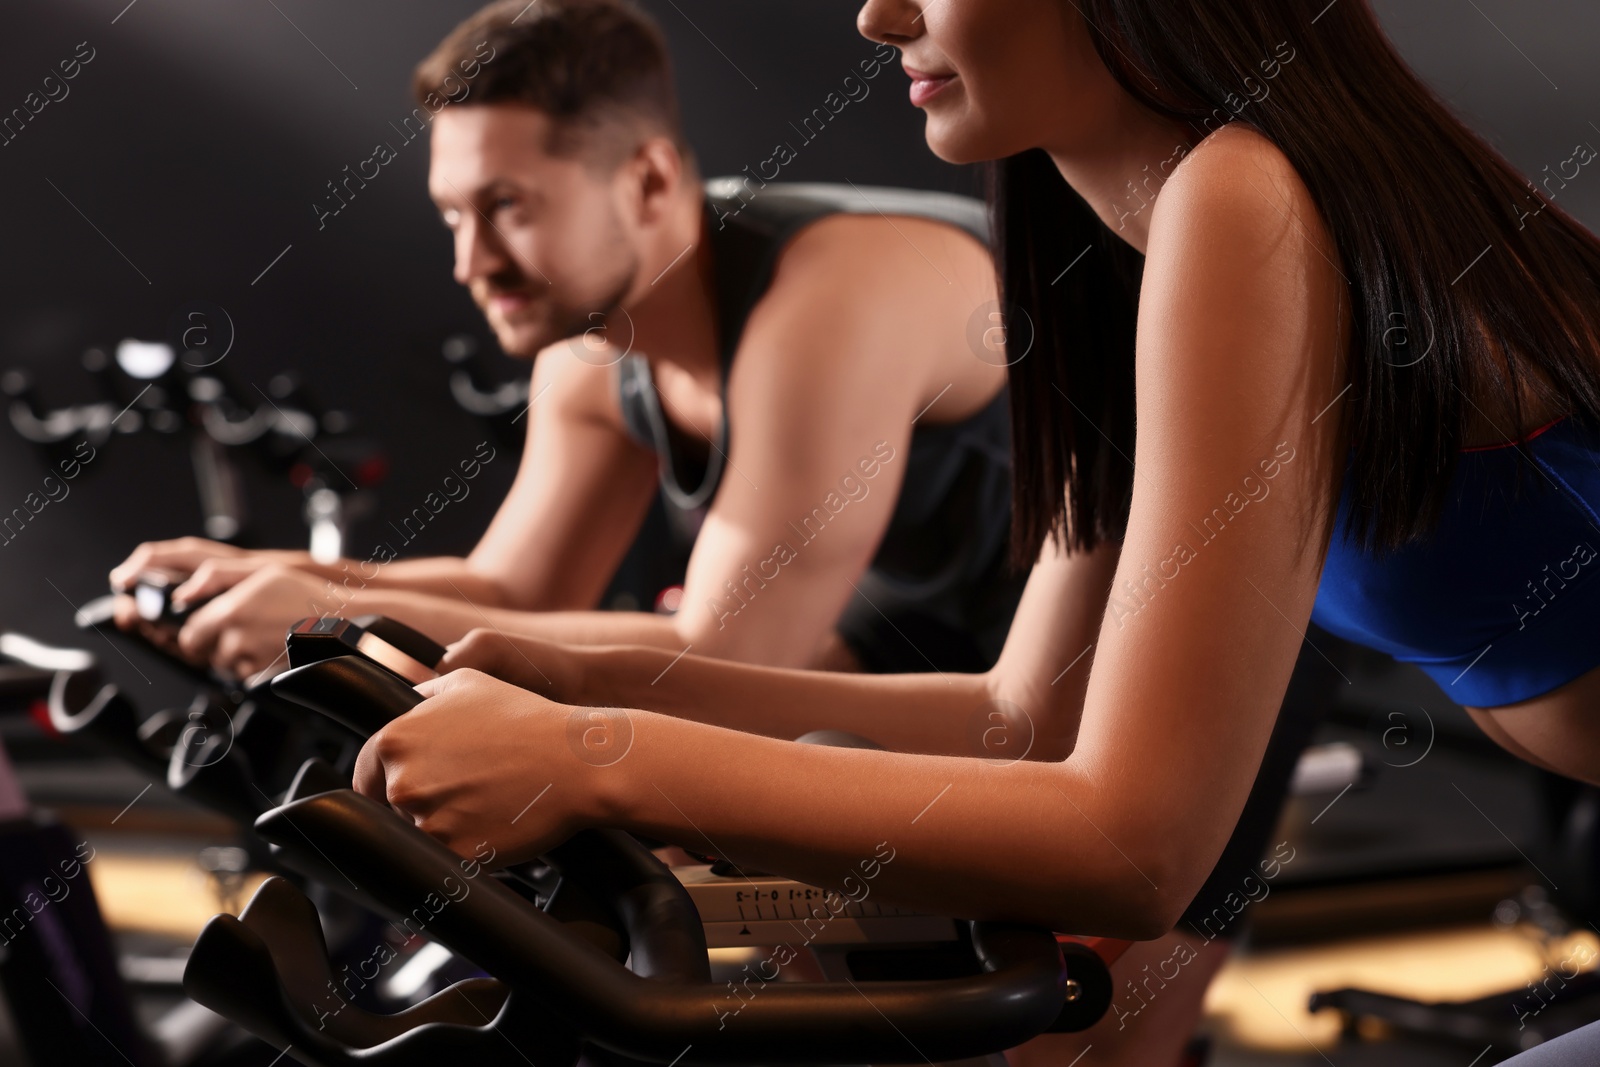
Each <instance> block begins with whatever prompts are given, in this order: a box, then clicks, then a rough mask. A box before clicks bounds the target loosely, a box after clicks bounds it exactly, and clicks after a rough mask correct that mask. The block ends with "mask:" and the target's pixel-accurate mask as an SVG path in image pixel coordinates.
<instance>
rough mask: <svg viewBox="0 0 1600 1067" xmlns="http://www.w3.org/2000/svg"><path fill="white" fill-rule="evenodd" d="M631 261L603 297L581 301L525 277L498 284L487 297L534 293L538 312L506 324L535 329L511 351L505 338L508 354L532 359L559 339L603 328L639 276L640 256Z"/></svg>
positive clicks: (520, 339) (611, 281)
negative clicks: (535, 284)
mask: <svg viewBox="0 0 1600 1067" xmlns="http://www.w3.org/2000/svg"><path fill="white" fill-rule="evenodd" d="M629 260H630V261H629V263H628V265H627V267H626V268H625V269H624V270H622V271H621V272H619V274H618V275H617V276H616V277H614V278H612V279H611V280H610V281H609V282H608V283H607V284H606V286H605V288H604V289H603V290H602V294H601V296H600V297H598V298H593V299H588V300H584V301H582V302H574V301H571V300H566V299H562V298H560V297H558V296H555V295H554V294H553V293H552V291H551V289H550V287H549V286H540V287H539V288H530V287H529V286H528V285H526V284H525V283H526V279H518V283H516V284H512V285H496V286H495V287H494V288H493V289H492V290H491V292H490V294H489V297H488V299H491V300H492V299H493V297H494V296H495V295H496V294H497V293H504V292H512V293H531V296H532V300H533V307H534V308H536V309H537V311H538V315H537V318H536V319H531V320H530V319H522V320H513V321H511V322H508V323H507V324H506V325H507V326H508V327H509V328H511V329H515V330H518V331H529V330H531V331H532V336H527V337H526V338H525V339H524V338H518V339H517V341H516V342H515V346H514V347H515V348H516V349H517V351H512V350H511V348H512V346H511V345H507V344H506V341H508V340H510V339H509V338H504V337H503V338H502V339H501V343H502V347H504V348H505V349H506V353H507V354H508V355H512V356H522V357H528V358H531V357H533V356H535V355H537V354H538V353H539V352H541V351H543V350H544V349H545V348H548V347H549V346H550V345H553V344H555V343H556V342H557V341H563V340H566V339H567V338H569V337H578V336H581V335H583V334H584V333H585V332H586V331H589V330H592V329H596V328H600V329H602V330H603V329H604V327H605V324H606V323H607V322H608V320H609V319H610V317H611V316H612V315H614V314H615V313H616V312H617V311H618V310H619V309H620V308H621V307H622V302H623V300H624V299H625V298H626V297H627V295H628V292H629V291H630V290H631V289H632V288H633V283H634V281H635V279H636V278H637V277H638V274H639V263H638V258H637V257H636V256H630V257H629ZM485 303H487V300H486V301H485ZM486 310H487V309H486Z"/></svg>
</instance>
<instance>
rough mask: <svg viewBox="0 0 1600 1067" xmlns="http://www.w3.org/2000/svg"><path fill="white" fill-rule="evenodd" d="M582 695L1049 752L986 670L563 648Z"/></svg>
mask: <svg viewBox="0 0 1600 1067" xmlns="http://www.w3.org/2000/svg"><path fill="white" fill-rule="evenodd" d="M571 655H572V656H573V657H574V659H575V661H576V663H577V665H578V670H577V677H578V679H579V681H578V683H577V688H578V690H579V695H580V696H581V698H582V702H583V703H586V704H602V705H610V706H616V707H625V708H644V709H647V710H650V711H657V712H661V713H663V714H667V715H671V716H674V717H676V718H681V719H690V720H693V721H696V722H702V723H708V724H710V725H713V726H723V727H727V728H729V729H733V730H744V731H747V732H750V733H758V734H763V735H765V736H767V737H775V738H780V739H784V740H790V739H793V738H796V737H799V736H800V735H802V734H805V733H809V732H811V731H813V730H843V731H845V732H848V733H853V734H858V735H860V736H862V737H865V738H867V739H868V740H870V741H873V742H875V743H876V744H878V745H881V746H883V747H884V748H888V749H893V750H895V751H899V752H923V753H933V754H942V755H961V756H987V757H990V758H1006V759H1018V758H1023V757H1024V756H1027V757H1029V758H1034V759H1040V758H1059V757H1060V756H1063V755H1065V752H1060V751H1056V750H1055V749H1054V748H1052V747H1051V746H1048V745H1046V744H1045V742H1044V737H1045V731H1043V729H1042V727H1043V725H1044V724H1041V723H1035V722H1034V721H1032V720H1031V719H1030V718H1029V717H1028V716H1026V715H1023V714H1021V713H1020V709H1018V708H1017V706H1016V705H1015V704H1010V703H1008V702H1006V701H1004V700H1002V699H999V698H998V696H997V692H998V690H999V688H1000V685H999V682H998V680H997V679H996V678H995V676H994V675H993V674H895V675H864V674H836V673H830V672H826V671H804V670H793V669H787V668H777V667H761V666H756V665H752V664H744V663H732V662H728V661H726V660H717V659H711V658H709V657H704V656H696V655H681V656H680V655H679V654H677V653H675V652H671V651H665V650H662V649H651V648H591V649H572V650H571Z"/></svg>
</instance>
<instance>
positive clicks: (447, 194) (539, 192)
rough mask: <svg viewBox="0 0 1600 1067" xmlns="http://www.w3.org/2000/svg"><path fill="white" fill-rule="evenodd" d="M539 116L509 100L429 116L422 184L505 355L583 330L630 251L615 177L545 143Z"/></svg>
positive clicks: (532, 351) (461, 278)
mask: <svg viewBox="0 0 1600 1067" xmlns="http://www.w3.org/2000/svg"><path fill="white" fill-rule="evenodd" d="M549 133H550V120H549V119H548V118H547V117H546V116H545V115H544V114H543V113H542V112H540V111H537V110H535V109H533V108H531V107H524V106H520V105H514V104H494V105H472V106H468V107H451V108H446V109H445V110H444V111H442V112H440V113H439V115H438V116H437V117H436V118H435V119H434V120H433V157H432V163H431V166H430V168H429V173H428V193H429V195H430V196H431V197H432V198H433V201H434V203H435V204H437V205H438V207H439V211H440V214H441V215H442V216H443V218H444V222H445V225H446V226H448V227H449V228H450V230H451V232H452V233H453V234H454V235H455V253H456V268H455V279H456V281H458V282H460V283H461V284H462V285H465V286H467V287H468V288H469V289H470V290H471V291H472V299H473V300H474V301H476V302H477V305H478V306H479V307H480V308H482V309H483V312H484V314H485V315H486V316H488V319H489V325H490V326H492V327H493V328H494V332H495V334H496V336H497V337H498V338H499V339H500V346H501V347H502V348H504V349H505V351H506V353H507V354H508V355H513V356H525V357H532V356H534V355H537V354H538V352H539V350H540V349H542V348H544V347H546V346H547V345H550V344H553V343H555V342H556V341H559V340H561V339H562V338H565V337H571V336H574V335H576V334H580V333H582V332H583V331H584V330H586V329H588V328H589V327H591V326H593V325H594V324H595V323H597V322H599V321H600V320H599V319H597V318H591V316H592V315H594V314H596V313H598V314H600V315H605V314H607V313H609V312H611V311H612V310H614V309H615V308H616V307H617V305H618V304H619V303H620V302H621V301H622V299H623V297H624V296H625V295H626V294H627V292H628V290H629V289H630V288H631V287H632V285H633V282H634V279H635V277H636V276H637V274H638V270H639V255H638V251H637V249H636V247H635V245H634V243H633V239H632V237H631V236H630V232H629V229H628V227H627V225H626V223H625V220H624V218H623V215H622V213H621V211H620V207H621V200H620V195H619V184H618V183H617V182H615V181H613V180H612V178H613V176H612V175H608V174H602V173H600V172H599V171H597V170H596V169H594V168H593V167H591V166H589V165H587V164H585V162H584V161H583V160H582V159H581V158H571V159H565V158H559V157H556V156H552V155H550V154H549V153H548V152H546V151H545V145H546V144H547V143H548V135H549Z"/></svg>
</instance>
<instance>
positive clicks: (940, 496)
mask: <svg viewBox="0 0 1600 1067" xmlns="http://www.w3.org/2000/svg"><path fill="white" fill-rule="evenodd" d="M705 190H706V210H707V212H708V213H709V231H710V244H711V249H710V251H711V259H712V269H713V274H714V277H715V292H716V299H717V321H718V338H719V344H720V346H721V351H720V352H719V353H718V355H719V357H720V360H721V365H722V385H723V405H722V411H723V414H722V419H721V422H720V425H719V427H718V430H717V434H716V439H715V440H714V441H713V442H711V447H710V448H709V449H708V448H706V447H705V442H704V441H700V440H699V439H690V438H688V437H686V436H685V435H683V434H682V433H681V432H680V431H679V430H678V429H677V428H676V427H674V426H673V425H672V423H671V422H670V421H669V420H668V419H667V418H666V416H665V413H664V412H663V410H662V406H661V400H660V397H659V395H658V394H657V392H656V388H655V381H654V379H653V378H652V376H651V373H650V364H649V361H648V360H647V359H645V358H644V357H643V356H640V355H628V356H625V357H624V358H623V359H622V360H621V361H620V362H619V363H618V371H619V375H618V388H619V400H620V403H621V407H622V417H623V421H624V424H625V425H626V427H627V429H628V432H629V434H630V435H631V436H632V437H633V438H634V439H635V440H636V441H637V442H638V443H640V444H641V445H643V446H644V447H646V448H649V449H651V450H652V451H654V452H655V453H656V454H657V455H658V456H659V457H660V461H661V491H662V496H663V498H664V500H665V502H666V505H667V508H668V511H669V513H674V512H675V513H676V514H673V515H672V518H673V520H674V521H673V525H675V526H678V527H679V528H680V529H685V530H687V531H689V532H691V533H692V532H693V531H696V530H698V527H699V523H700V521H701V520H702V519H703V518H704V515H705V512H706V511H707V509H709V507H710V505H711V502H712V500H713V499H714V497H715V496H716V492H717V488H718V487H719V486H720V485H721V484H722V480H723V474H724V469H725V467H726V464H727V454H728V450H729V426H730V419H729V415H728V405H727V380H728V373H729V371H730V369H731V367H732V363H733V357H734V353H735V352H736V351H737V349H738V346H739V340H740V337H741V335H742V334H743V332H744V325H745V322H746V320H747V319H748V318H749V316H750V313H751V311H752V310H753V309H754V308H755V306H756V304H757V303H758V302H759V301H760V300H761V297H762V296H763V295H764V294H765V292H766V289H767V286H768V284H769V283H770V282H771V279H772V271H773V268H774V266H775V264H776V262H777V259H778V256H779V253H781V252H782V250H783V248H784V246H785V245H786V244H787V243H788V242H789V241H790V240H791V239H792V238H793V237H794V236H795V235H796V234H798V233H799V232H800V230H802V229H804V228H805V227H806V226H808V225H810V224H811V223H813V222H816V221H818V220H819V219H823V218H826V217H827V216H829V215H835V214H841V213H844V214H879V213H881V214H884V215H890V216H913V217H919V218H927V219H933V220H936V221H939V222H944V223H947V224H949V225H952V226H956V227H958V228H960V229H962V230H965V231H967V232H968V233H970V234H972V235H973V236H975V237H976V238H978V239H979V240H980V241H983V242H984V243H985V244H987V243H988V242H989V226H988V218H987V211H986V210H985V208H984V205H983V204H982V202H980V201H977V200H973V199H971V198H969V197H963V196H956V195H953V194H949V193H932V192H920V191H914V190H907V189H887V188H879V187H857V186H851V185H832V184H822V183H783V184H780V183H771V184H768V185H766V186H765V187H762V188H759V189H757V188H753V187H751V185H750V184H749V183H748V182H747V181H746V179H742V178H714V179H711V180H710V181H707V182H706V185H705ZM741 194H742V195H741ZM974 358H976V357H974ZM734 418H735V419H737V415H735V416H734ZM696 445H699V447H698V448H697V447H695V446H696ZM907 451H908V453H909V454H908V455H905V456H899V457H896V458H895V460H894V462H897V463H902V462H903V463H904V464H905V467H904V476H903V480H902V483H901V488H900V496H899V498H898V499H897V501H896V503H895V508H894V512H893V515H892V517H891V518H890V521H889V526H888V529H887V530H886V531H885V533H884V536H883V540H882V541H881V542H880V544H879V548H878V552H877V554H876V555H875V556H874V557H873V560H872V563H871V565H870V567H869V570H868V572H867V574H866V575H865V576H864V577H863V579H862V581H861V582H860V583H859V585H858V592H857V594H856V599H857V600H866V601H869V602H870V606H871V607H872V609H873V611H874V612H875V613H877V614H879V615H882V616H883V617H885V618H886V619H888V620H890V621H891V623H892V620H893V619H895V618H896V617H898V616H899V615H902V614H905V613H911V614H917V615H923V616H928V617H931V618H933V619H935V620H937V621H938V622H939V623H941V624H943V625H944V626H947V627H950V628H953V629H955V630H958V631H961V632H963V633H965V634H966V635H967V636H969V637H970V638H971V639H972V641H973V642H974V643H975V644H976V645H977V646H978V647H979V648H980V649H982V651H983V654H984V656H985V657H986V658H987V659H988V660H989V661H990V662H991V663H992V662H993V659H994V658H995V657H996V656H998V654H999V651H1000V646H1001V645H1002V644H1004V642H1005V635H1006V631H1007V630H1008V629H1009V628H1010V625H1011V616H1012V614H1013V613H1014V611H1015V609H1016V603H1017V599H1018V597H1019V596H1020V592H1021V586H1022V578H1021V577H1020V576H1016V575H1012V574H1011V573H1010V571H1009V568H1007V567H1006V565H1005V554H1006V545H1007V539H1008V536H1009V532H1010V517H1011V502H1010V493H1011V460H1010V419H1009V414H1008V409H1007V401H1006V391H1005V390H1004V389H1002V390H1001V391H1000V392H999V393H998V394H997V395H996V396H995V398H994V399H993V400H992V401H991V402H990V403H989V404H987V405H986V406H985V407H984V408H983V409H981V410H980V411H978V412H977V413H975V414H974V415H972V416H971V417H970V418H968V419H966V420H964V421H962V422H957V423H946V424H943V425H933V424H927V423H920V424H918V425H917V426H915V427H914V428H913V430H912V434H911V442H910V447H909V449H908V450H907ZM795 532H796V533H797V537H798V538H799V539H800V540H803V539H804V537H805V535H806V532H807V531H806V530H803V529H802V530H798V531H795ZM795 544H796V547H798V541H796V542H795ZM846 614H847V615H849V614H851V612H850V611H849V610H848V609H847V612H846ZM846 636H847V638H848V636H849V635H848V633H847V634H846Z"/></svg>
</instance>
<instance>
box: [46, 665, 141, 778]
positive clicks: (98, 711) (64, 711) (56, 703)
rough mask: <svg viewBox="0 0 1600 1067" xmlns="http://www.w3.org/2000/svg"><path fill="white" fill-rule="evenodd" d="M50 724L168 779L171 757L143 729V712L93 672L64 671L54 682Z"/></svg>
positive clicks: (58, 731)
mask: <svg viewBox="0 0 1600 1067" xmlns="http://www.w3.org/2000/svg"><path fill="white" fill-rule="evenodd" d="M47 707H48V708H49V711H50V725H51V726H53V727H54V728H55V730H56V732H57V733H60V734H78V735H80V736H83V737H87V738H89V739H90V740H92V741H94V742H95V743H97V744H99V745H100V746H102V747H103V748H106V749H109V750H110V751H111V752H113V753H114V754H116V755H118V756H121V757H122V758H123V759H125V760H127V761H128V762H129V763H132V764H133V765H134V766H136V767H138V768H139V769H140V770H142V771H144V772H145V773H146V774H148V775H150V776H151V777H153V778H155V779H156V780H157V781H165V780H166V776H167V759H166V757H164V756H162V755H161V754H160V753H158V752H156V751H154V750H153V749H152V748H151V747H150V746H149V745H148V744H146V743H145V741H144V738H143V737H142V736H141V735H140V733H139V727H140V725H141V724H140V720H139V713H138V712H137V711H135V710H134V707H133V704H131V703H130V702H129V701H128V698H127V697H125V696H123V695H122V693H121V691H120V690H118V689H117V687H116V686H115V685H112V684H110V683H109V682H108V683H105V684H103V685H102V684H101V683H100V680H99V678H97V677H96V676H95V675H94V673H93V672H85V673H69V672H67V671H62V672H60V673H59V674H57V675H56V677H55V680H54V681H52V682H51V683H50V696H49V698H48V700H47Z"/></svg>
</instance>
